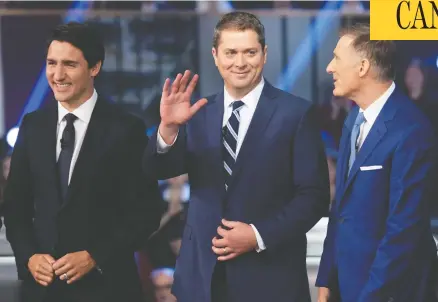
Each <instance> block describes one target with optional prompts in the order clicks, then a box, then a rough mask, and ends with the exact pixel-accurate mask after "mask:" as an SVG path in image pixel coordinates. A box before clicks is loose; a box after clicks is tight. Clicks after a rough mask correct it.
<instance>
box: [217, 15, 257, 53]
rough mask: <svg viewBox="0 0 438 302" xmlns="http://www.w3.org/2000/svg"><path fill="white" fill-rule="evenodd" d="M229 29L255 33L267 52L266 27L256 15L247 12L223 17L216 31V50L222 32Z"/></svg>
mask: <svg viewBox="0 0 438 302" xmlns="http://www.w3.org/2000/svg"><path fill="white" fill-rule="evenodd" d="M227 29H232V30H238V31H245V30H253V31H255V32H256V33H257V35H258V37H259V43H260V45H261V46H262V50H265V27H264V26H263V24H262V22H260V20H259V19H258V18H257V17H256V16H255V15H253V14H250V13H246V12H231V13H228V14H225V15H224V16H222V18H221V19H220V20H219V22H218V23H217V24H216V27H215V29H214V35H213V47H214V48H215V49H217V47H218V45H219V40H220V38H221V32H222V31H223V30H227Z"/></svg>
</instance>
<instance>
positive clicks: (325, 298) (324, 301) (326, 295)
mask: <svg viewBox="0 0 438 302" xmlns="http://www.w3.org/2000/svg"><path fill="white" fill-rule="evenodd" d="M329 299H330V289H328V288H327V287H320V288H319V289H318V302H329Z"/></svg>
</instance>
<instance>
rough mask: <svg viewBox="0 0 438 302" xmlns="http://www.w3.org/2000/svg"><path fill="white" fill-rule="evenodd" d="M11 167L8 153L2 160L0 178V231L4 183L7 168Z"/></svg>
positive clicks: (7, 174)
mask: <svg viewBox="0 0 438 302" xmlns="http://www.w3.org/2000/svg"><path fill="white" fill-rule="evenodd" d="M10 165H11V155H10V154H9V153H8V154H7V155H6V156H5V157H4V158H3V160H2V166H1V168H2V174H1V176H0V229H1V228H2V225H3V221H2V218H3V201H4V199H3V192H4V190H5V187H6V181H7V179H8V176H9V168H10Z"/></svg>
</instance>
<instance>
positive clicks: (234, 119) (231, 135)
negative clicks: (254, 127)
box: [222, 101, 244, 190]
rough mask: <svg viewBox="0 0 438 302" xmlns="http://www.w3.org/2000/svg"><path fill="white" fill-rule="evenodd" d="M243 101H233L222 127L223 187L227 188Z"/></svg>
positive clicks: (234, 157) (233, 161)
mask: <svg viewBox="0 0 438 302" xmlns="http://www.w3.org/2000/svg"><path fill="white" fill-rule="evenodd" d="M243 105H244V103H243V102H242V101H235V102H233V112H232V113H231V116H230V118H229V119H228V122H227V125H226V126H225V127H224V128H223V130H224V131H223V133H224V135H223V138H222V140H223V161H224V170H225V171H224V172H225V189H226V190H228V182H229V181H230V179H231V175H232V172H233V167H234V164H235V163H236V158H237V154H236V150H237V136H238V134H239V123H240V114H239V110H240V109H242V106H243Z"/></svg>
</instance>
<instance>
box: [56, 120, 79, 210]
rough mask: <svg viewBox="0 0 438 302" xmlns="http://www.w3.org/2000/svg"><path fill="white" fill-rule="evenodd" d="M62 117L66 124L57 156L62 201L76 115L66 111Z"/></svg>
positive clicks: (64, 194) (73, 139)
mask: <svg viewBox="0 0 438 302" xmlns="http://www.w3.org/2000/svg"><path fill="white" fill-rule="evenodd" d="M64 119H65V120H66V122H67V125H66V126H65V128H64V132H63V133H62V138H61V153H60V154H59V158H58V171H59V184H60V187H61V194H62V195H61V196H62V201H63V202H64V201H65V198H66V196H67V189H68V178H69V174H70V164H71V159H72V157H73V151H74V148H75V127H74V125H73V122H74V121H75V120H76V119H77V116H76V115H74V114H72V113H68V114H66V115H65V117H64Z"/></svg>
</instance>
